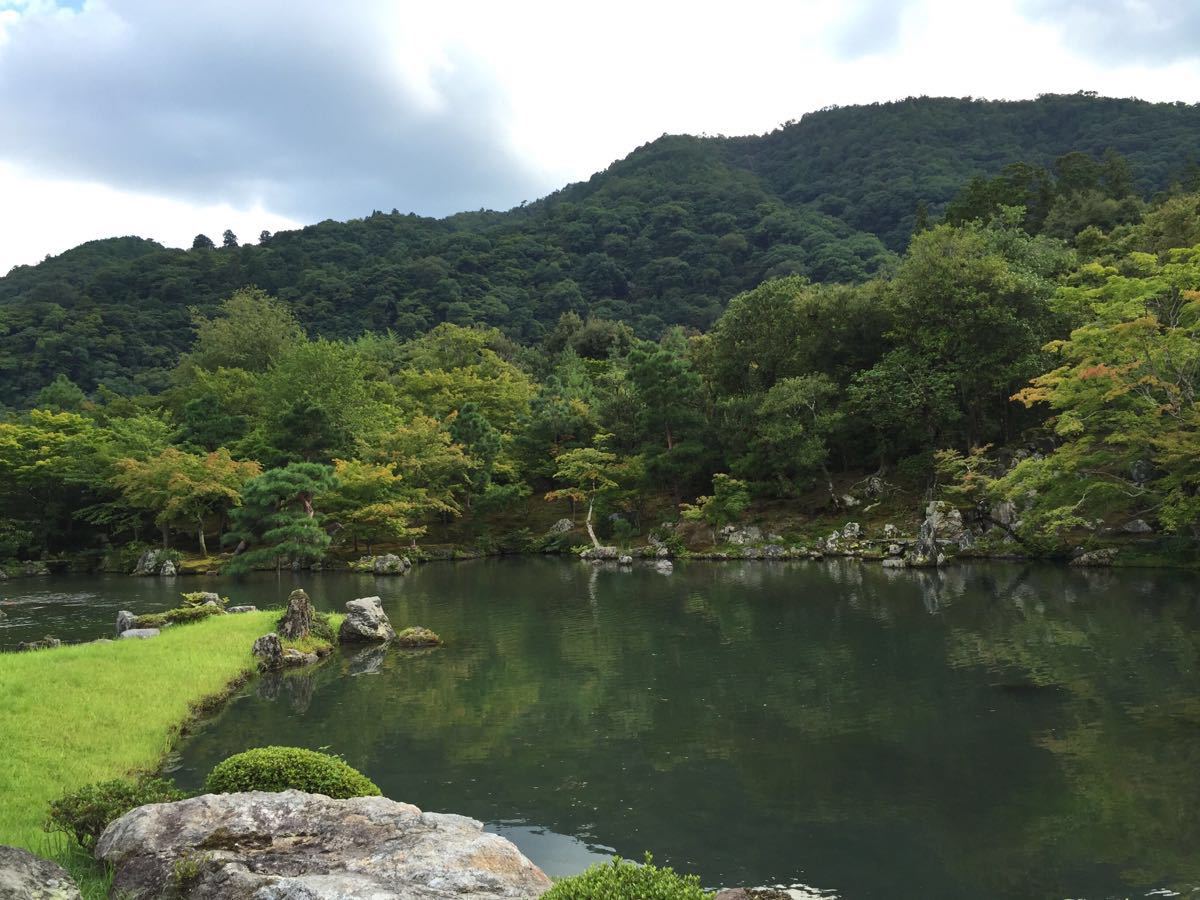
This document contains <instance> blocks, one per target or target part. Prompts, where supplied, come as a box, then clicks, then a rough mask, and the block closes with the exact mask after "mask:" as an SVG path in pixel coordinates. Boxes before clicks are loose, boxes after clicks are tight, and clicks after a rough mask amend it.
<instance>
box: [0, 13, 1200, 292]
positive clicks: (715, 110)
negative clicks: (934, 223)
mask: <svg viewBox="0 0 1200 900" xmlns="http://www.w3.org/2000/svg"><path fill="white" fill-rule="evenodd" d="M1104 2H1106V3H1107V4H1108V5H1107V6H1106V7H1105V10H1106V15H1108V17H1109V19H1110V20H1111V21H1108V23H1107V26H1106V29H1107V30H1106V32H1105V33H1106V34H1115V33H1120V31H1121V24H1120V21H1119V20H1120V19H1121V17H1122V16H1124V17H1126V18H1129V19H1130V27H1133V26H1134V25H1135V24H1136V25H1137V26H1138V27H1139V29H1140V30H1139V32H1138V33H1149V31H1153V28H1150V29H1149V31H1147V26H1146V23H1145V21H1140V22H1134V21H1133V19H1132V18H1131V17H1133V16H1142V17H1143V18H1144V17H1145V16H1146V15H1150V16H1152V17H1153V16H1160V17H1161V16H1165V15H1166V13H1165V12H1163V9H1166V7H1165V6H1164V7H1163V9H1158V6H1157V5H1156V4H1162V3H1165V2H1166V0H1139V2H1138V3H1136V4H1132V3H1130V2H1127V0H1104ZM1147 4H1148V5H1147ZM1076 7H1079V8H1082V7H1083V4H1079V3H1076V2H1075V0H991V2H988V3H963V2H961V0H852V2H847V3H840V4H838V3H829V2H827V0H797V2H792V3H788V4H782V3H779V2H777V0H741V2H739V3H738V4H736V5H732V6H731V5H730V4H728V3H725V2H722V3H715V2H711V0H694V2H688V3H683V2H675V0H669V2H668V0H660V2H655V0H636V2H635V0H611V2H607V3H604V4H599V3H589V4H583V3H562V2H561V0H559V2H550V0H513V2H510V3H494V2H490V0H444V2H442V3H437V4H434V3H414V2H403V3H393V2H386V0H356V2H354V3H351V4H344V5H330V4H327V3H317V2H315V0H287V2H284V0H256V2H255V3H252V4H246V3H241V2H235V0H208V2H205V3H195V4H176V3H162V2H161V0H86V2H85V3H83V5H82V7H81V9H80V11H78V12H75V11H72V10H69V9H68V10H64V9H61V8H55V7H54V6H53V4H51V3H50V2H49V0H27V2H24V0H23V2H20V3H16V4H13V3H8V4H6V3H5V2H4V0H0V120H2V121H4V123H5V126H4V127H5V133H4V136H3V140H2V141H0V161H3V162H6V163H7V164H8V167H7V168H6V169H4V170H3V171H4V172H7V173H8V174H7V175H5V176H4V177H5V178H6V179H7V180H6V182H5V183H4V184H3V185H0V187H3V188H4V189H5V196H4V212H3V219H4V224H3V231H4V234H3V235H0V240H3V241H4V243H3V245H0V270H3V268H4V267H5V266H6V265H8V264H10V263H12V262H17V261H21V262H32V261H36V260H37V259H40V258H41V256H42V255H44V254H45V253H46V252H49V251H52V250H57V249H62V248H64V247H65V246H68V245H70V244H73V243H75V242H77V241H78V240H80V239H82V238H83V237H99V236H103V235H108V234H115V233H119V232H122V231H133V232H136V233H143V234H150V235H152V236H155V237H157V238H159V239H161V240H166V241H168V242H186V241H187V240H190V236H191V235H192V234H194V233H195V232H197V231H202V230H204V231H217V232H219V231H220V230H221V229H222V228H224V227H226V225H231V226H232V227H234V229H235V230H237V231H239V233H240V232H241V231H242V230H246V231H248V232H249V231H253V233H255V234H256V233H257V231H258V229H259V227H268V228H272V227H275V228H277V227H279V226H278V225H275V226H272V225H270V224H265V223H264V225H262V226H258V225H255V226H253V227H252V228H251V229H247V228H246V227H245V226H243V225H240V224H239V223H241V222H248V221H251V220H254V221H257V218H256V217H266V218H267V219H270V218H271V217H270V215H269V214H268V213H267V212H265V210H269V211H271V212H273V213H274V214H275V219H273V220H272V221H279V220H280V219H296V220H302V221H306V222H307V221H315V220H318V219H321V218H326V217H338V218H345V217H348V216H356V215H364V214H366V213H368V212H370V210H371V209H374V208H380V209H390V208H392V207H394V206H395V207H399V208H401V209H403V210H408V209H415V210H416V211H418V212H423V213H428V214H439V215H440V214H444V213H447V212H450V211H453V210H455V209H460V208H479V207H481V206H485V205H486V206H495V207H500V208H503V207H506V206H510V205H515V204H517V203H519V202H521V201H522V200H529V199H533V198H534V197H536V196H538V195H540V194H542V193H545V192H547V191H549V190H552V189H554V188H556V187H558V186H560V185H561V184H562V183H563V182H565V181H567V180H579V179H582V178H586V177H587V176H588V175H590V174H591V173H592V172H593V171H595V170H597V169H601V168H603V167H604V166H606V165H608V163H610V162H611V161H612V160H614V159H616V158H620V157H622V156H624V155H626V154H627V153H628V152H629V151H630V150H632V149H633V148H634V147H635V146H637V145H639V144H642V143H645V142H646V141H649V140H652V139H653V138H655V137H657V136H658V135H659V134H662V133H663V132H692V133H699V132H705V133H710V134H713V133H724V134H744V133H755V132H763V131H767V130H770V129H771V128H773V127H775V126H776V125H778V124H779V123H781V122H783V121H786V120H788V119H793V118H798V117H799V116H801V115H802V114H803V113H805V112H807V111H810V110H813V109H818V108H821V107H823V106H827V105H831V104H850V103H863V102H872V101H876V100H889V99H898V98H903V97H905V96H912V95H919V94H931V95H954V96H966V95H971V96H977V97H992V98H1011V99H1015V98H1022V97H1033V96H1035V95H1036V94H1039V93H1045V92H1063V93H1071V92H1074V91H1077V90H1095V91H1098V92H1100V93H1103V94H1112V95H1116V96H1131V95H1133V96H1140V97H1143V98H1145V99H1151V100H1168V99H1170V100H1175V99H1178V100H1186V101H1189V102H1195V101H1197V100H1200V62H1198V58H1200V57H1198V54H1197V52H1194V51H1193V52H1187V51H1186V50H1181V49H1180V48H1185V47H1186V46H1187V40H1185V37H1186V36H1181V35H1178V34H1177V35H1176V37H1178V38H1180V39H1179V40H1178V41H1175V42H1174V43H1173V45H1172V46H1173V47H1174V48H1175V49H1174V50H1173V52H1172V53H1171V54H1170V55H1168V56H1165V57H1163V58H1161V59H1153V58H1149V57H1147V56H1145V54H1142V55H1136V54H1131V55H1126V56H1122V57H1120V58H1119V60H1118V61H1117V62H1113V61H1112V60H1111V59H1110V58H1109V56H1108V55H1106V54H1104V53H1101V52H1097V50H1096V47H1095V46H1093V45H1088V46H1083V44H1080V45H1078V46H1076V44H1075V43H1074V37H1077V35H1076V36H1073V35H1072V34H1071V33H1070V29H1069V28H1068V27H1066V25H1067V24H1069V22H1071V21H1075V22H1078V21H1079V20H1078V18H1077V17H1076V18H1074V19H1072V18H1071V17H1072V16H1076V13H1075V12H1073V10H1075V9H1076ZM1147 10H1148V11H1149V12H1147ZM1155 10H1158V12H1155ZM1195 19H1196V17H1191V16H1188V17H1176V18H1175V19H1171V21H1173V22H1177V24H1178V23H1182V24H1181V25H1179V28H1181V29H1183V30H1185V31H1186V30H1188V29H1189V28H1190V27H1191V24H1192V23H1193V22H1194V21H1195ZM1164 21H1166V19H1164ZM1177 30H1178V29H1177ZM1193 37H1200V36H1193ZM1093 43H1094V42H1093ZM1192 45H1195V42H1194V41H1193V42H1192ZM13 166H19V167H20V168H21V169H22V170H23V173H24V174H22V175H20V176H17V175H14V174H13V172H14V171H15V170H14V169H13V168H12V167H13ZM18 181H19V184H18V183H17V182H18ZM81 181H83V182H87V183H88V184H89V185H90V187H88V188H86V189H83V188H80V187H79V186H78V182H81ZM102 186H107V187H102ZM105 191H107V193H104V192H105ZM48 197H53V198H56V199H55V202H54V203H53V204H48V203H46V202H45V198H48ZM67 197H70V198H72V199H71V201H70V202H65V203H63V204H62V205H61V206H60V205H59V203H60V201H62V200H63V199H64V198H67ZM48 205H55V206H58V207H59V209H60V210H61V214H59V215H54V216H49V217H47V216H44V215H42V213H41V208H44V207H46V206H48ZM255 209H258V212H257V213H255V212H252V211H251V212H238V210H255ZM222 216H225V217H226V220H227V221H226V220H223V221H221V222H219V223H217V224H215V225H214V224H212V223H213V221H214V220H215V219H218V218H221V217H222ZM118 223H119V227H118ZM218 226H219V227H218ZM214 236H215V235H214Z"/></svg>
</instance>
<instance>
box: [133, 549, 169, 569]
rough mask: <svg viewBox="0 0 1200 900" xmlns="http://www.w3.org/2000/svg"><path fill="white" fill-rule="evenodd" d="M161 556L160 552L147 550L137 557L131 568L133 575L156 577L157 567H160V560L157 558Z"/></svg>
mask: <svg viewBox="0 0 1200 900" xmlns="http://www.w3.org/2000/svg"><path fill="white" fill-rule="evenodd" d="M161 555H162V551H161V550H147V551H146V552H145V553H143V554H142V555H141V556H139V557H138V561H137V564H136V565H135V566H134V567H133V572H132V573H131V574H133V575H157V574H158V569H159V566H161V565H162V560H161V559H159V557H160V556H161Z"/></svg>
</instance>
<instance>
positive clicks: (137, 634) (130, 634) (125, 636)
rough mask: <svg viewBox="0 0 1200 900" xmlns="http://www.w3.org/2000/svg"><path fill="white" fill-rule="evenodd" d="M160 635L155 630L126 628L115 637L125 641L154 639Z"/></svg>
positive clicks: (157, 630)
mask: <svg viewBox="0 0 1200 900" xmlns="http://www.w3.org/2000/svg"><path fill="white" fill-rule="evenodd" d="M159 634H160V631H159V629H157V628H126V629H125V630H124V631H122V632H121V633H120V634H119V635H117V637H119V638H120V639H121V640H123V641H127V640H135V639H141V640H147V639H148V638H156V637H158V635H159Z"/></svg>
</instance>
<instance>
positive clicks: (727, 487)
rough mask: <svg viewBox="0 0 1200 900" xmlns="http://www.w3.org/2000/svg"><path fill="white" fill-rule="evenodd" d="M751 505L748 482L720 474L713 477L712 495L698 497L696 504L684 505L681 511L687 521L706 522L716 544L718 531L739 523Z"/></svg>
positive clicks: (681, 506)
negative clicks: (723, 527)
mask: <svg viewBox="0 0 1200 900" xmlns="http://www.w3.org/2000/svg"><path fill="white" fill-rule="evenodd" d="M749 505H750V492H749V491H748V490H747V489H746V482H744V481H739V480H738V479H736V478H732V477H731V476H729V475H726V474H725V473H724V472H718V473H717V474H716V475H714V476H713V492H712V494H711V495H708V496H701V497H697V498H696V502H695V503H683V504H681V505H680V510H681V512H682V514H683V518H685V519H688V520H690V521H693V522H695V521H700V522H706V523H707V524H708V527H709V530H710V532H711V534H712V541H713V543H714V544H715V543H716V542H717V529H718V528H720V527H721V526H723V525H727V524H729V523H731V522H735V521H737V518H738V516H740V515H741V514H742V513H743V512H745V510H746V507H747V506H749Z"/></svg>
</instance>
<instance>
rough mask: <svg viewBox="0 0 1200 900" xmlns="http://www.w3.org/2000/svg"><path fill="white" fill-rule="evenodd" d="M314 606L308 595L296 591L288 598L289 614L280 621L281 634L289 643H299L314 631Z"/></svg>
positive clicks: (284, 615) (285, 614) (286, 613)
mask: <svg viewBox="0 0 1200 900" xmlns="http://www.w3.org/2000/svg"><path fill="white" fill-rule="evenodd" d="M312 620H313V605H312V601H311V600H309V599H308V594H306V593H304V591H302V590H294V591H292V593H291V594H290V595H289V596H288V605H287V612H285V613H284V614H283V618H282V619H280V620H279V634H280V635H281V636H282V637H283V638H284V640H288V641H299V640H302V639H304V638H306V637H308V633H309V632H310V631H312Z"/></svg>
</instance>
